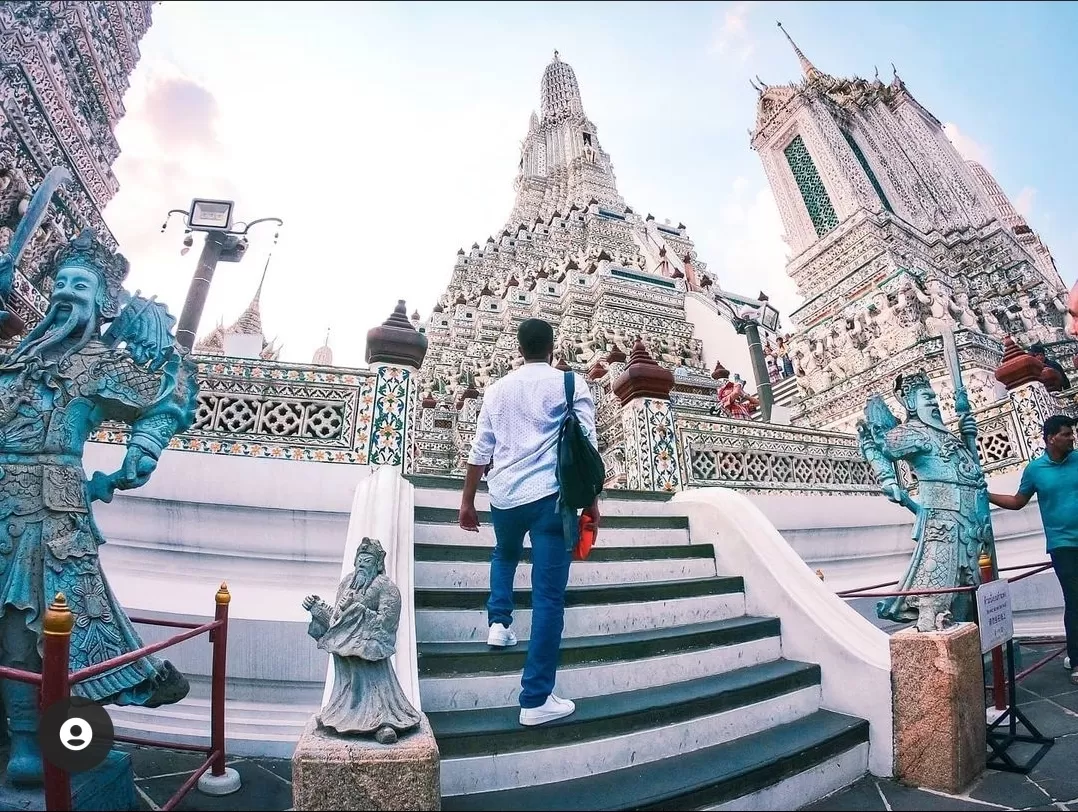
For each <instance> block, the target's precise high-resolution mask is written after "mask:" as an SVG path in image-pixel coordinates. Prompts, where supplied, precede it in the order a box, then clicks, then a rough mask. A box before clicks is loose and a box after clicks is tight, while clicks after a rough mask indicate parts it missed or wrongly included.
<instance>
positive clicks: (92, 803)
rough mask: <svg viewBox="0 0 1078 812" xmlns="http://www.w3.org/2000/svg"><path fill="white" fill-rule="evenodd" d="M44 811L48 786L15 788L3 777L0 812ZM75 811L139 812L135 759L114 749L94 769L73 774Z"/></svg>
mask: <svg viewBox="0 0 1078 812" xmlns="http://www.w3.org/2000/svg"><path fill="white" fill-rule="evenodd" d="M5 757H6V754H5ZM44 808H45V789H44V787H35V788H33V789H24V788H22V787H13V786H12V785H11V784H9V783H8V782H7V777H6V776H5V777H4V778H3V781H2V783H0V812H23V810H26V811H27V812H30V811H31V810H40V809H44ZM71 808H72V810H74V812H113V811H115V812H128V811H129V810H135V809H138V808H139V803H138V796H137V795H136V793H135V773H134V771H133V770H132V768H131V756H130V755H129V754H128V753H122V752H120V751H119V750H113V751H112V752H111V753H109V754H108V756H106V757H105V760H104V761H102V762H101V763H100V764H99V765H97V766H96V767H94V768H93V769H92V770H88V771H87V772H84V773H72V774H71Z"/></svg>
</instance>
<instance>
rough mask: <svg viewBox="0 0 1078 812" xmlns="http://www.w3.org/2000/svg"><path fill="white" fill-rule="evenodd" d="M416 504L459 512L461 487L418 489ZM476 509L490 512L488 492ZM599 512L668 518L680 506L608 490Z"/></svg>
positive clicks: (662, 497)
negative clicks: (666, 516) (667, 515)
mask: <svg viewBox="0 0 1078 812" xmlns="http://www.w3.org/2000/svg"><path fill="white" fill-rule="evenodd" d="M415 505H416V507H424V508H445V509H448V510H453V511H456V510H459V508H460V485H458V486H457V487H456V488H454V490H447V488H436V490H426V488H424V490H420V488H416V491H415ZM475 507H476V509H479V510H489V509H490V497H489V496H488V495H487V493H486V491H485V490H481V491H480V492H479V493H476V494H475ZM599 510H600V511H602V513H603V515H611V517H613V515H664V514H667V513H673V512H674V511H675V510H676V507H675V506H673V505H671V504H669V495H668V494H658V493H657V494H653V493H651V492H649V491H604V492H603V495H602V496H600V497H599Z"/></svg>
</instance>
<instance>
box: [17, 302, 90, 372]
mask: <svg viewBox="0 0 1078 812" xmlns="http://www.w3.org/2000/svg"><path fill="white" fill-rule="evenodd" d="M96 315H97V314H96V313H95V312H94V308H93V305H87V304H86V303H85V302H83V301H80V300H77V299H76V300H71V299H68V298H64V299H60V300H53V301H52V302H51V303H50V304H49V309H48V311H47V312H46V313H45V318H43V319H42V320H41V322H40V323H39V324H38V325H37V326H36V327H35V328H34V329H33V330H32V331H31V332H30V334H29V335H28V336H26V338H25V339H23V341H22V343H21V344H20V345H19V346H18V348H17V349H16V350H15V352H14V354H13V356H12V357H13V358H25V357H30V356H37V357H42V356H45V355H52V354H54V353H55V352H56V351H59V358H58V360H59V361H64V360H66V359H67V358H69V357H70V356H72V355H74V354H75V353H77V352H78V351H79V350H81V349H82V348H83V347H85V346H86V345H87V344H89V343H90V341H91V340H92V339H93V338H94V337H95V336H96V335H97V333H98V319H97V317H96Z"/></svg>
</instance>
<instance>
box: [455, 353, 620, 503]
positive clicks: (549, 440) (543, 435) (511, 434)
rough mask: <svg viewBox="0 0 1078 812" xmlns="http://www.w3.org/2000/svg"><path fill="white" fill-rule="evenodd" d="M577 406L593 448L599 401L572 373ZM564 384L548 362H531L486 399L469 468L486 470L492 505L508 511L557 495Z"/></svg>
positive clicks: (489, 391)
mask: <svg viewBox="0 0 1078 812" xmlns="http://www.w3.org/2000/svg"><path fill="white" fill-rule="evenodd" d="M574 378H575V379H576V380H575V388H574V396H573V407H574V408H575V410H576V414H577V418H578V419H579V420H580V425H581V427H582V428H583V429H584V432H585V433H586V434H587V436H588V439H589V440H591V444H592V445H593V446H595V447H596V448H598V447H599V446H598V441H597V440H596V436H595V402H594V401H593V400H592V397H591V390H590V389H588V385H587V383H586V382H585V380H584V378H583V377H582V376H580V375H575V374H574ZM565 412H566V406H565V379H564V377H563V373H562V371H561V370H560V369H555V368H554V367H552V366H550V364H548V363H546V362H545V361H531V362H528V363H526V364H524V365H523V366H522V367H520V368H519V369H517V370H514V371H513V372H510V373H509V374H508V375H506V376H505V377H504V378H500V379H499V380H497V381H495V382H494V383H493V384H491V385H490V387H489V388H488V389H487V390H486V393H485V394H484V395H483V408H482V409H480V410H479V421H478V425H477V427H476V432H475V440H474V441H473V442H472V452H471V454H470V455H469V457H468V464H469V465H486V464H487V463H489V462H490V461H491V459H493V460H494V467H493V468H492V469H491V471H490V473H489V474H487V488H488V490H489V492H490V504H491V505H492V506H493V507H496V508H499V509H502V510H508V509H509V508H514V507H519V506H520V505H526V504H528V503H530V502H535V501H538V500H539V499H543V498H544V497H547V496H550V495H551V494H554V493H557V492H558V480H557V467H558V434H559V433H560V430H561V423H562V420H563V419H564V418H565Z"/></svg>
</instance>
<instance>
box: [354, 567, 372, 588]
mask: <svg viewBox="0 0 1078 812" xmlns="http://www.w3.org/2000/svg"><path fill="white" fill-rule="evenodd" d="M377 577H378V569H377V568H376V567H371V568H369V569H368V568H362V567H358V568H356V571H355V573H354V574H353V575H352V587H353V589H366V588H367V587H369V586H370V585H371V583H372V582H373V581H374V579H375V578H377Z"/></svg>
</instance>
